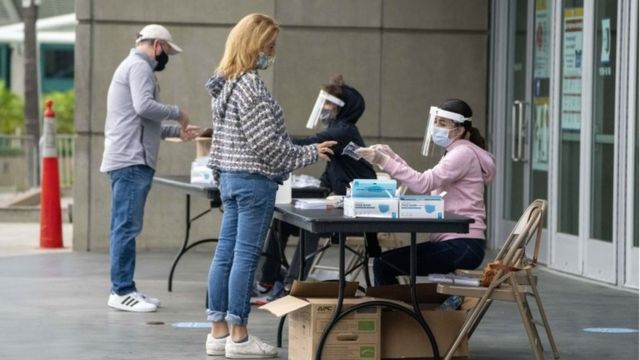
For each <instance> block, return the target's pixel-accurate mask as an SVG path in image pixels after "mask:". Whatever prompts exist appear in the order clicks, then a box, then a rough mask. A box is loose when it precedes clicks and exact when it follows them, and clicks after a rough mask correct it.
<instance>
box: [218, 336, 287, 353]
mask: <svg viewBox="0 0 640 360" xmlns="http://www.w3.org/2000/svg"><path fill="white" fill-rule="evenodd" d="M225 356H226V357H227V359H272V358H275V357H277V356H278V352H277V351H276V348H274V347H273V346H271V345H269V344H267V343H265V342H263V341H262V340H260V339H259V338H257V337H255V336H253V335H249V340H247V341H245V342H241V343H237V342H234V341H233V340H231V336H229V337H228V338H227V344H226V345H225Z"/></svg>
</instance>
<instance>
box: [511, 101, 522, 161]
mask: <svg viewBox="0 0 640 360" xmlns="http://www.w3.org/2000/svg"><path fill="white" fill-rule="evenodd" d="M521 103H522V101H520V100H516V101H514V102H513V105H512V106H511V160H512V161H513V162H518V161H520V159H519V158H518V152H519V151H518V150H519V149H520V140H519V136H518V135H519V131H518V122H519V120H520V117H519V116H518V111H520V112H522V107H521V106H520V104H521Z"/></svg>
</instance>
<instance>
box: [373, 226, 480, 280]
mask: <svg viewBox="0 0 640 360" xmlns="http://www.w3.org/2000/svg"><path fill="white" fill-rule="evenodd" d="M417 247H418V256H417V259H418V264H417V265H418V266H417V275H418V276H426V275H429V274H448V273H450V272H453V271H454V270H456V269H467V270H473V269H475V268H477V267H478V266H480V264H481V263H482V259H483V258H484V240H483V239H464V238H463V239H451V240H447V241H438V242H430V241H428V242H423V243H420V244H418V245H417ZM409 254H410V248H409V246H404V247H401V248H397V249H393V250H389V251H385V252H383V253H382V255H381V256H380V257H378V258H376V259H375V260H374V261H373V275H374V276H375V281H374V282H375V285H376V286H379V285H393V284H397V283H398V280H397V279H396V276H398V275H409Z"/></svg>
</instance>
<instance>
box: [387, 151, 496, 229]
mask: <svg viewBox="0 0 640 360" xmlns="http://www.w3.org/2000/svg"><path fill="white" fill-rule="evenodd" d="M382 168H383V170H384V171H386V172H387V173H389V174H390V175H391V176H392V177H393V178H395V179H397V180H398V181H400V182H401V183H403V184H405V185H407V187H408V188H409V189H410V190H411V191H413V192H415V193H418V194H440V193H442V192H443V191H446V192H447V195H446V196H445V198H444V209H445V211H447V212H451V213H454V214H458V215H462V216H467V217H470V218H472V219H474V220H475V222H474V223H473V224H470V225H469V233H467V234H457V233H442V234H430V240H431V241H445V240H451V239H459V238H474V239H484V238H485V230H486V228H487V226H486V223H485V219H486V211H485V207H484V187H485V185H489V183H491V181H492V180H493V177H494V176H495V174H496V164H495V160H494V158H493V155H491V154H490V153H489V152H487V151H485V150H482V149H481V148H480V147H479V146H476V145H475V144H473V143H472V142H470V141H468V140H456V141H454V142H453V143H452V144H451V145H449V146H448V147H447V154H446V155H445V156H444V157H443V158H442V159H440V162H438V164H437V165H436V166H434V167H433V168H432V169H429V170H427V171H425V172H422V173H421V172H418V171H416V170H414V169H412V168H411V167H410V166H409V165H408V164H407V163H406V161H404V160H403V159H402V158H401V157H400V156H398V155H397V154H394V156H391V157H389V159H388V160H387V162H386V163H385V164H384V165H383V167H382Z"/></svg>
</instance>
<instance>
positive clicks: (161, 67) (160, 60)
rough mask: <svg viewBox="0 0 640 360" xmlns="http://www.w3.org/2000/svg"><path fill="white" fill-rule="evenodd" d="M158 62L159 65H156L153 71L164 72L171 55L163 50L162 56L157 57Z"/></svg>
mask: <svg viewBox="0 0 640 360" xmlns="http://www.w3.org/2000/svg"><path fill="white" fill-rule="evenodd" d="M156 61H157V62H158V63H157V64H156V67H155V68H154V69H153V70H154V71H162V70H164V67H165V66H166V65H167V63H168V62H169V55H167V53H166V52H164V50H162V52H161V53H160V55H156Z"/></svg>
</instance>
